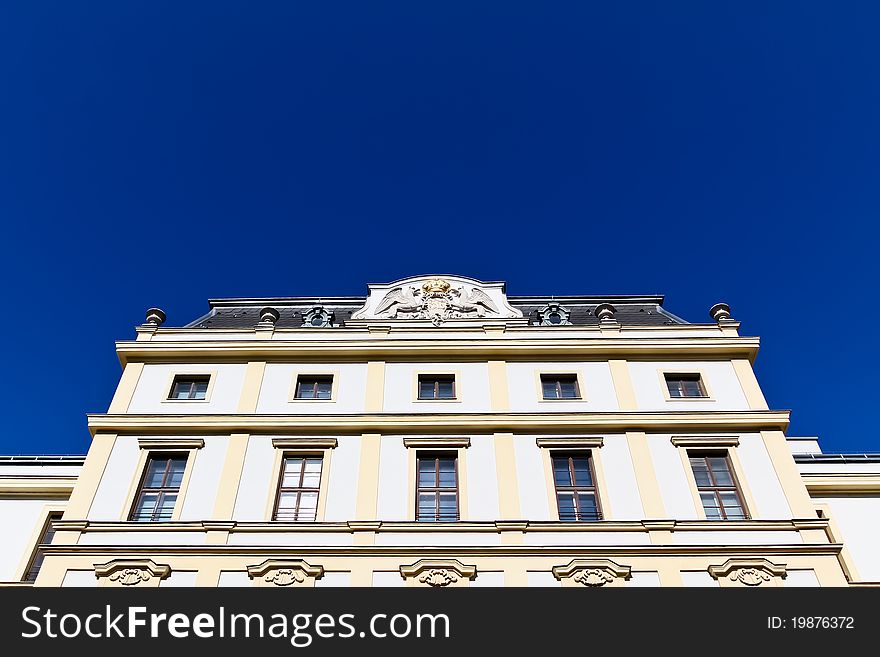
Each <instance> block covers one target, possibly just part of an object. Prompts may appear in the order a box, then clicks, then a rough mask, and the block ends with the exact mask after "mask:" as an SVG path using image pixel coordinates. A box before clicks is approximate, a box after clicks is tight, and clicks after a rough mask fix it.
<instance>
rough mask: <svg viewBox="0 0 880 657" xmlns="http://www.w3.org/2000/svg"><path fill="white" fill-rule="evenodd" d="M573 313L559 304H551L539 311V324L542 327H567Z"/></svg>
mask: <svg viewBox="0 0 880 657" xmlns="http://www.w3.org/2000/svg"><path fill="white" fill-rule="evenodd" d="M570 317H571V311H570V310H569V309H568V308H565V307H564V306H560V305H559V304H558V303H549V304H547V305H546V306H544V307H543V308H541V309H540V310H539V311H538V324H539V325H540V326H566V325H570V324H571V321H570V319H569V318H570Z"/></svg>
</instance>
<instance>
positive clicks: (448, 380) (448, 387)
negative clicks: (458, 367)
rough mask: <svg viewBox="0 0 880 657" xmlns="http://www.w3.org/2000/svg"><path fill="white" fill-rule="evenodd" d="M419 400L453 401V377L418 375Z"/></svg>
mask: <svg viewBox="0 0 880 657" xmlns="http://www.w3.org/2000/svg"><path fill="white" fill-rule="evenodd" d="M419 399H455V375H454V374H419Z"/></svg>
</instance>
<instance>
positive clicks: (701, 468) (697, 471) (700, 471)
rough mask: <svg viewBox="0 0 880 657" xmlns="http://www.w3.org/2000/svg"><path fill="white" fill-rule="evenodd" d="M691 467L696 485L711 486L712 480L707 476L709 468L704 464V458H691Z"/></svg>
mask: <svg viewBox="0 0 880 657" xmlns="http://www.w3.org/2000/svg"><path fill="white" fill-rule="evenodd" d="M691 468H693V470H694V479H696V480H697V486H699V487H703V486H711V485H712V480H711V479H710V477H709V469H708V467H707V466H706V459H703V458H692V459H691Z"/></svg>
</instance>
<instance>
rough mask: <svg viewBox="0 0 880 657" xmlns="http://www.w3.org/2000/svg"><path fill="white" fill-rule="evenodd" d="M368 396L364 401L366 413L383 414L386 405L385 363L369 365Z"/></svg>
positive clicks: (376, 362) (371, 362)
mask: <svg viewBox="0 0 880 657" xmlns="http://www.w3.org/2000/svg"><path fill="white" fill-rule="evenodd" d="M366 388H367V395H366V398H365V399H364V411H365V412H367V413H381V412H382V410H383V407H384V403H385V361H382V360H378V361H372V360H371V361H370V362H368V363H367V383H366Z"/></svg>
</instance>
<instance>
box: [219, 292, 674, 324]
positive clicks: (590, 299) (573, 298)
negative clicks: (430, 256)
mask: <svg viewBox="0 0 880 657" xmlns="http://www.w3.org/2000/svg"><path fill="white" fill-rule="evenodd" d="M366 300H367V297H365V296H363V297H353V296H346V297H239V298H236V297H227V298H217V299H208V304H209V305H210V307H211V308H217V307H221V306H222V307H229V306H259V305H271V304H273V303H275V304H279V303H280V304H287V305H294V304H296V305H303V304H326V305H331V306H333V305H348V304H355V303H357V304H363V303H365V302H366ZM507 300H508V301H510V302H511V303H548V302H551V301H559V302H568V303H601V302H612V303H613V302H615V301H616V302H618V303H654V304H657V305H658V306H662V305H663V301H664V296H663V295H662V294H649V295H644V294H603V295H570V296H566V295H562V296H560V295H556V294H542V295H529V296H508V297H507ZM207 315H210V313H208V314H207ZM207 315H206V316H207ZM682 321H684V320H682Z"/></svg>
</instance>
